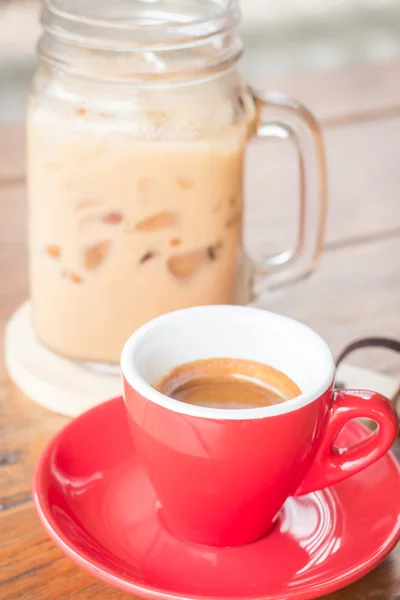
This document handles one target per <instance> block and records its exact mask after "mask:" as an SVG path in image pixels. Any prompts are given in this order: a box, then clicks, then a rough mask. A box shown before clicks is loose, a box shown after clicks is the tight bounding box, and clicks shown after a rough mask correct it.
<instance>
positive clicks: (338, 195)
mask: <svg viewBox="0 0 400 600" xmlns="http://www.w3.org/2000/svg"><path fill="white" fill-rule="evenodd" d="M269 87H270V88H279V89H281V90H282V91H286V92H288V93H290V94H292V95H295V96H297V97H298V98H299V99H300V100H302V101H303V102H305V103H306V104H307V105H308V106H309V107H310V108H311V109H312V110H313V111H314V113H315V114H316V115H317V117H319V119H320V120H321V122H322V124H323V129H324V135H325V142H326V145H327V155H328V165H329V180H330V209H329V225H328V232H327V241H326V252H325V255H324V257H323V260H322V262H321V265H320V267H319V269H318V270H317V272H316V273H315V274H314V275H313V277H312V278H311V279H309V280H308V281H304V282H302V283H299V284H297V285H295V286H293V287H292V288H290V290H288V291H286V292H285V293H284V294H283V293H279V294H274V295H272V296H271V298H270V300H269V301H268V306H269V307H271V308H272V309H275V310H279V311H280V312H283V313H286V314H288V315H291V316H294V317H296V318H299V319H301V320H303V321H305V322H307V323H308V324H310V325H311V326H313V327H314V328H315V329H316V330H317V331H319V332H320V333H321V334H322V335H323V336H324V337H325V338H326V339H327V341H328V342H329V343H330V345H331V347H332V349H333V351H334V353H337V352H338V351H339V350H340V349H341V348H343V347H344V346H345V345H346V344H347V343H348V342H350V341H351V340H353V339H354V338H357V337H360V336H365V335H375V334H379V335H389V336H395V337H397V338H400V316H399V307H400V62H397V63H392V64H387V65H381V66H377V65H375V66H374V65H367V66H363V67H359V68H356V69H351V70H347V71H340V72H335V73H331V74H324V75H319V76H314V75H313V76H302V77H298V78H290V79H286V80H280V81H272V82H269ZM281 152H282V157H280V156H278V155H280V153H281ZM288 152H289V151H288V150H287V149H285V150H284V149H283V148H281V147H279V148H278V149H277V151H276V149H274V151H273V152H272V154H271V147H270V146H268V147H266V146H264V147H263V148H259V149H257V154H256V156H255V160H254V161H253V164H251V163H250V165H249V171H250V176H251V183H250V196H251V204H252V206H253V209H251V208H250V209H249V231H250V238H251V239H253V240H256V241H260V242H264V245H266V246H269V245H270V244H271V243H273V244H275V243H276V242H277V241H278V240H280V241H282V238H285V236H286V235H289V234H290V233H291V227H292V225H290V223H291V217H290V215H291V214H292V207H291V198H294V197H295V193H294V191H293V190H294V186H295V184H294V182H295V177H293V178H292V177H290V176H289V175H290V173H291V169H293V168H294V167H293V166H292V163H291V162H290V153H289V154H288ZM253 154H254V152H253ZM271 159H273V160H271ZM263 161H268V165H269V168H268V169H265V168H259V166H260V164H261V162H263ZM292 162H293V164H294V161H292ZM266 171H268V173H267V175H266V174H265V173H266ZM24 172H25V168H24V133H23V126H22V125H3V126H0V207H1V210H0V268H1V271H0V275H1V277H0V281H1V287H0V322H1V329H2V332H3V331H4V326H5V323H6V321H7V319H8V317H9V316H10V315H11V313H12V312H13V311H14V310H15V309H16V308H17V307H18V306H19V304H20V303H21V302H22V301H23V300H24V299H25V298H26V297H27V294H28V290H27V260H26V239H25V238H26V231H25V228H26V208H25V181H24ZM265 190H268V201H267V202H264V200H265ZM249 203H250V198H249ZM255 207H256V209H255ZM255 213H257V219H255V217H254V215H255ZM263 215H264V216H265V222H264V223H262V216H263ZM256 221H257V222H256ZM267 231H268V235H266V232H267ZM266 237H267V238H268V239H267V241H265V238H266ZM352 362H355V363H359V364H361V365H364V366H366V367H370V368H374V369H376V370H381V371H382V372H385V373H388V374H392V375H393V376H397V377H400V359H399V358H398V357H396V356H393V355H392V354H391V353H388V352H386V353H385V351H364V352H360V353H359V354H358V355H354V361H353V360H352ZM0 378H1V379H0V400H1V405H0V565H1V570H0V598H1V600H17V599H18V600H40V599H45V600H47V599H48V600H53V599H54V600H64V599H66V598H79V599H80V600H90V599H92V598H101V600H111V599H122V598H128V597H129V596H127V595H126V594H124V593H122V592H119V591H117V590H114V589H112V588H108V587H106V586H104V585H103V584H102V583H99V582H97V581H96V580H94V579H93V578H92V577H90V576H89V575H87V574H86V573H85V572H84V571H81V570H80V569H78V568H77V567H76V566H75V565H74V564H73V563H72V562H71V561H70V560H69V559H68V558H66V557H64V555H63V554H62V553H61V552H60V550H58V549H57V548H56V547H55V546H54V544H53V543H52V542H51V541H50V540H49V539H48V537H47V535H46V533H45V532H44V530H43V529H42V527H41V525H40V524H39V521H38V518H37V517H36V514H35V511H34V508H33V504H32V499H31V476H32V470H33V465H34V463H35V461H36V459H37V457H38V455H39V453H40V451H41V449H42V448H43V445H44V444H45V442H46V441H47V440H48V439H49V437H50V436H51V435H52V434H53V433H54V432H55V431H57V430H58V429H59V428H60V427H61V426H62V425H64V424H65V423H66V419H65V418H62V417H59V416H57V415H54V414H52V413H50V412H48V411H46V410H44V409H42V408H40V407H38V406H36V405H34V404H33V403H31V402H30V401H29V400H28V399H27V398H26V397H24V396H23V395H22V394H21V393H20V392H19V391H18V390H17V389H16V388H15V387H14V386H13V385H12V383H11V382H10V380H9V379H8V377H7V374H6V372H5V369H4V366H1V367H0ZM398 456H399V454H398ZM398 500H399V499H395V498H393V502H396V501H397V502H398ZM329 598H331V600H366V599H367V598H369V599H371V600H372V598H373V599H374V600H398V599H399V598H400V547H398V548H397V549H395V550H394V551H393V552H392V554H391V556H390V557H389V558H388V559H386V560H385V561H384V563H383V564H382V565H381V566H380V567H378V568H377V569H376V570H375V571H374V572H372V573H370V574H369V575H367V576H366V577H365V578H363V579H362V580H361V581H359V582H358V583H355V584H354V585H352V586H350V587H349V588H347V589H345V590H342V591H340V592H338V593H336V594H332V595H331V596H329Z"/></svg>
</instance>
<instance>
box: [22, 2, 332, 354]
mask: <svg viewBox="0 0 400 600" xmlns="http://www.w3.org/2000/svg"><path fill="white" fill-rule="evenodd" d="M237 21H238V11H237V6H236V3H235V2H234V1H233V0H169V1H168V0H114V1H113V2H108V1H106V0H104V1H103V0H102V1H100V2H99V0H96V1H95V0H47V2H46V4H45V8H44V11H43V17H42V22H43V28H44V31H43V35H42V38H41V40H40V42H39V57H40V66H39V69H38V72H37V74H36V76H35V80H34V85H33V91H32V94H31V97H30V101H29V107H28V125H27V127H28V186H29V251H30V283H31V300H32V315H33V326H34V329H35V332H36V335H37V337H38V338H39V340H40V341H41V342H42V343H43V344H44V345H46V346H47V347H48V348H50V349H52V350H53V351H55V352H57V353H58V354H60V355H63V356H66V357H69V358H72V359H75V360H82V361H88V362H98V363H110V364H116V363H118V361H119V355H120V351H121V349H122V346H123V344H124V342H125V340H126V339H127V337H128V336H129V335H130V334H131V333H132V331H133V330H135V329H136V328H137V327H139V326H140V325H142V324H143V323H145V322H146V321H148V320H149V319H151V318H153V317H155V316H157V315H160V314H162V313H165V312H168V311H171V310H174V309H178V308H183V307H188V306H192V305H199V304H232V303H238V302H240V303H244V302H249V301H251V300H252V299H254V295H255V288H256V286H258V287H259V289H265V288H269V287H271V286H275V285H282V284H285V283H288V282H291V281H293V280H295V279H297V278H300V277H303V276H304V275H305V274H306V273H308V272H310V271H311V269H312V268H313V266H314V265H315V262H316V260H317V258H318V256H319V254H320V251H321V246H322V241H323V234H324V225H325V216H326V189H325V165H324V155H323V147H322V141H321V136H320V132H319V128H318V125H317V123H316V122H315V120H314V118H313V117H312V116H311V115H310V113H309V112H308V111H307V110H306V109H305V108H304V107H302V106H301V105H300V104H299V103H297V102H296V101H294V100H291V99H289V98H287V97H285V96H283V95H280V94H277V93H258V92H256V91H254V90H251V89H249V87H248V85H247V84H246V83H245V82H244V81H243V79H242V77H241V75H240V73H239V71H238V69H237V61H238V59H239V57H240V55H241V53H242V44H241V42H240V39H239V37H238V35H237V33H236V31H235V27H236V24H237ZM255 136H258V137H270V136H277V137H285V138H287V139H289V140H291V141H292V142H293V143H294V145H295V148H296V150H297V152H298V155H299V165H300V194H299V197H300V211H299V221H300V223H299V229H298V231H299V235H298V239H297V241H296V243H295V245H294V247H293V249H291V250H288V251H286V252H282V253H280V254H278V255H276V256H270V257H268V258H266V259H264V260H260V261H250V260H249V259H248V258H246V257H245V255H244V252H243V251H242V222H243V218H242V217H243V190H242V187H243V170H244V167H243V162H244V160H243V159H244V151H245V146H246V142H247V141H248V140H249V139H250V138H252V137H255ZM260 282H261V284H260Z"/></svg>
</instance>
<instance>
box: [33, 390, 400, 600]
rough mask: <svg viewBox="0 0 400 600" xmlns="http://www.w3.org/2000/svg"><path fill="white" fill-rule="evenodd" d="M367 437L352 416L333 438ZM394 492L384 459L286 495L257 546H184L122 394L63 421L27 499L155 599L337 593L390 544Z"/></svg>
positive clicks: (89, 553) (76, 553) (51, 528)
mask: <svg viewBox="0 0 400 600" xmlns="http://www.w3.org/2000/svg"><path fill="white" fill-rule="evenodd" d="M368 435H369V434H368V432H367V430H366V429H365V428H363V427H362V426H361V425H359V424H358V423H357V422H354V421H353V422H351V423H349V424H348V425H346V426H345V429H344V430H343V431H342V432H341V433H340V435H339V437H338V439H337V442H336V443H337V445H338V446H340V447H343V448H347V447H348V448H351V447H353V450H350V451H349V452H354V451H356V450H354V447H357V446H358V445H359V444H360V446H359V447H362V445H363V444H365V443H366V444H368V443H369V442H368V441H365V440H366V439H371V438H368ZM241 468H242V467H239V469H238V476H242V474H243V471H241ZM228 493H229V492H228ZM399 497H400V472H399V468H398V465H397V463H396V461H395V459H394V458H393V456H392V455H391V454H388V455H386V456H384V457H383V458H381V459H380V460H378V461H377V462H375V463H374V464H373V465H371V466H369V467H368V468H366V469H365V470H363V471H362V472H360V473H359V474H357V475H354V476H353V477H351V478H349V479H347V480H346V481H343V482H342V483H339V484H336V485H334V486H333V487H331V488H329V489H325V490H323V491H319V492H314V493H311V494H309V495H306V496H302V497H297V498H289V499H288V500H287V501H286V503H285V504H284V507H283V509H282V511H281V512H280V514H279V516H278V518H277V520H276V523H275V526H274V528H273V529H272V531H271V532H270V533H269V534H268V535H267V536H266V537H264V538H263V539H261V540H260V541H258V542H255V543H253V544H248V545H246V546H239V547H236V548H217V547H210V546H203V545H200V544H197V543H194V542H188V541H185V540H183V539H180V538H177V537H175V536H174V535H173V534H172V533H171V532H170V530H169V527H168V525H166V524H165V522H164V516H165V515H164V513H163V511H162V509H161V508H160V505H159V502H158V500H157V496H156V494H155V491H154V488H153V485H152V483H151V482H150V480H149V477H148V475H147V472H146V470H145V469H144V467H143V465H142V464H141V462H140V460H139V459H138V453H137V451H136V450H135V439H134V438H132V435H131V432H130V430H129V426H128V421H127V417H126V410H125V407H124V404H123V401H122V399H121V398H120V399H116V400H112V401H110V402H107V403H105V404H102V405H100V406H98V407H96V408H94V409H92V410H91V411H89V412H87V413H86V414H84V415H82V416H81V417H79V418H77V419H75V420H74V421H72V422H71V423H70V424H69V425H67V426H66V427H65V428H64V429H63V430H62V431H61V432H60V433H59V434H58V435H57V436H56V437H55V438H54V439H53V440H52V441H51V442H50V443H49V445H48V446H47V448H46V450H45V451H44V452H43V454H42V456H41V458H40V460H39V463H38V465H37V468H36V473H35V478H34V499H35V504H36V507H37V510H38V513H39V516H40V518H41V520H42V523H43V524H44V526H45V527H46V529H47V531H48V532H49V534H50V536H51V537H52V538H53V540H54V541H55V542H56V544H57V545H58V546H59V547H60V548H61V549H62V550H63V551H64V552H65V553H66V554H67V555H68V556H69V557H70V558H72V559H73V560H74V561H75V562H76V563H77V564H79V565H80V566H81V567H83V568H84V569H86V570H87V571H88V572H89V573H91V574H92V575H94V576H95V577H97V578H99V579H101V580H102V581H104V582H106V583H109V584H110V585H113V586H115V587H118V588H120V589H122V590H125V591H127V592H130V593H132V594H134V595H138V596H141V597H143V598H149V599H152V600H183V599H188V600H189V599H190V600H192V599H196V600H197V599H200V598H213V599H216V598H218V599H221V600H227V599H229V600H233V599H239V598H244V597H245V598H247V599H248V600H260V599H263V600H283V599H286V600H288V599H291V598H296V599H297V600H301V599H303V600H309V599H311V598H316V597H319V596H322V595H325V594H328V593H330V592H333V591H335V590H337V589H339V588H341V587H343V586H344V585H346V584H349V583H351V582H353V581H355V580H356V579H358V578H359V577H361V576H362V575H364V574H366V573H367V572H368V571H370V570H371V569H372V568H373V567H375V566H376V565H377V564H378V563H379V562H380V561H381V560H382V559H383V557H384V556H386V555H387V554H388V553H389V552H390V550H391V549H392V548H393V546H394V545H395V543H396V541H397V540H398V539H399V536H400V525H399V522H400V521H399V516H400V515H399V503H398V502H397V501H396V499H398V498H399Z"/></svg>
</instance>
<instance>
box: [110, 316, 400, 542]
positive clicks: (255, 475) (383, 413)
mask: <svg viewBox="0 0 400 600" xmlns="http://www.w3.org/2000/svg"><path fill="white" fill-rule="evenodd" d="M211 357H228V358H230V357H232V358H244V359H250V360H255V361H259V362H262V363H265V364H267V365H271V366H272V367H274V368H276V369H278V370H280V371H283V372H284V373H285V374H286V375H288V376H289V377H290V378H291V379H292V380H293V381H294V382H295V383H296V384H297V385H298V386H299V388H300V389H301V390H302V394H301V395H300V396H298V397H297V398H294V399H293V400H288V401H286V402H282V403H280V404H276V405H273V406H267V407H263V408H249V409H234V410H232V409H213V408H205V407H200V406H193V405H190V404H185V403H183V402H179V401H177V400H174V399H171V398H169V397H167V396H164V395H163V394H161V393H159V392H157V391H156V390H155V389H153V388H152V387H151V384H152V383H154V382H155V381H157V380H158V379H159V378H160V377H162V376H163V375H164V374H166V373H167V372H168V371H170V370H171V369H172V368H173V367H175V366H177V365H180V364H183V363H185V362H189V361H193V360H198V359H204V358H211ZM121 368H122V374H123V379H124V396H125V403H126V407H127V411H128V415H129V421H130V426H131V430H132V435H133V441H134V444H135V448H136V450H137V452H138V454H139V456H140V458H141V460H142V462H143V465H144V466H145V468H146V470H147V472H148V474H149V477H150V479H151V481H152V483H153V485H154V488H155V490H156V493H157V496H158V499H159V503H160V506H159V507H158V508H159V516H160V518H161V519H162V520H163V521H164V523H165V526H166V527H168V528H170V529H171V531H172V532H173V533H174V534H176V535H178V536H181V537H184V538H187V539H190V540H193V541H195V542H199V543H203V544H209V545H214V546H236V545H240V544H246V543H249V542H252V541H254V540H257V539H258V538H260V537H261V536H263V535H265V534H266V533H267V532H268V531H269V529H271V527H272V526H273V523H274V521H275V520H276V518H277V516H278V515H279V511H280V509H281V508H282V505H283V504H284V502H285V500H286V499H287V498H288V497H289V496H297V495H302V494H307V493H309V492H312V491H315V490H318V489H321V488H323V487H326V486H330V485H333V484H335V483H337V482H339V481H342V480H343V479H346V478H347V477H350V476H351V475H353V474H355V473H357V472H358V471H361V470H362V469H365V468H366V467H368V465H370V464H371V463H373V462H375V461H376V460H378V459H379V458H380V457H381V456H382V455H383V454H385V452H387V451H388V450H389V448H390V446H391V445H392V443H393V442H394V440H395V437H396V435H397V432H398V420H397V415H396V413H395V411H394V408H393V406H392V404H391V402H390V401H389V400H387V399H386V398H384V397H383V396H381V395H380V394H378V393H376V392H370V391H361V390H340V391H334V390H333V383H334V377H335V365H334V361H333V359H332V355H331V353H330V350H329V348H328V346H327V344H326V343H325V342H324V341H323V340H322V339H321V338H320V337H319V336H318V335H317V334H316V333H315V332H314V331H312V330H311V329H309V328H308V327H306V326H305V325H303V324H302V323H299V322H296V321H293V320H292V319H288V318H286V317H283V316H280V315H277V314H274V313H270V312H267V311H263V310H258V309H255V308H250V307H242V306H204V307H195V308H188V309H184V310H179V311H177V312H173V313H169V314H167V315H164V316H161V317H159V318H157V319H155V320H153V321H151V322H149V323H147V324H146V325H144V326H143V327H142V328H140V329H139V330H138V331H136V332H135V333H134V334H133V335H132V336H131V337H130V338H129V340H128V341H127V343H126V345H125V347H124V350H123V352H122V358H121ZM360 417H363V418H368V419H372V420H374V421H376V423H377V424H378V427H377V428H376V430H375V431H374V433H372V434H371V436H370V437H369V438H367V439H366V440H365V441H363V442H362V443H360V444H358V445H356V446H354V447H351V448H337V447H336V446H335V439H336V437H337V435H338V433H339V432H340V430H341V429H342V428H343V427H344V425H346V423H347V422H348V421H350V420H352V419H355V418H360Z"/></svg>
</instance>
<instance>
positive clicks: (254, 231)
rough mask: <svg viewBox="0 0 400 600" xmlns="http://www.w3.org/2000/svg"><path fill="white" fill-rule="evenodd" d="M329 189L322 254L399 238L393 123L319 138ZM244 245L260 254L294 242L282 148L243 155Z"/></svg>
mask: <svg viewBox="0 0 400 600" xmlns="http://www.w3.org/2000/svg"><path fill="white" fill-rule="evenodd" d="M324 139H325V143H326V150H327V164H328V184H329V210H328V228H327V246H328V248H329V247H337V246H340V245H342V244H344V243H349V242H351V241H354V240H363V239H366V238H368V237H375V236H379V235H381V234H383V233H385V234H387V233H388V232H389V233H391V234H397V233H400V202H399V190H400V169H399V167H398V156H400V117H392V118H388V119H384V120H380V121H373V122H370V123H365V124H361V123H356V124H349V125H346V126H345V127H340V128H335V129H331V130H327V131H326V132H325V135H324ZM247 163H248V171H247V180H246V207H247V217H248V220H247V228H248V229H247V231H248V232H249V233H248V235H247V236H246V245H247V246H249V247H250V248H251V249H253V251H256V250H257V249H258V251H260V250H262V251H264V252H265V253H266V254H268V253H270V252H273V251H276V250H277V249H278V247H279V248H283V247H285V246H286V247H287V246H288V245H290V243H291V241H292V240H293V239H294V237H295V235H296V232H295V229H294V224H295V221H296V215H297V210H298V207H297V194H298V183H297V182H298V170H297V163H296V157H295V153H294V151H293V149H292V148H291V147H290V145H288V144H287V142H282V141H279V142H275V141H272V140H260V141H256V142H253V143H252V144H251V146H250V147H249V152H248V158H247Z"/></svg>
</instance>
